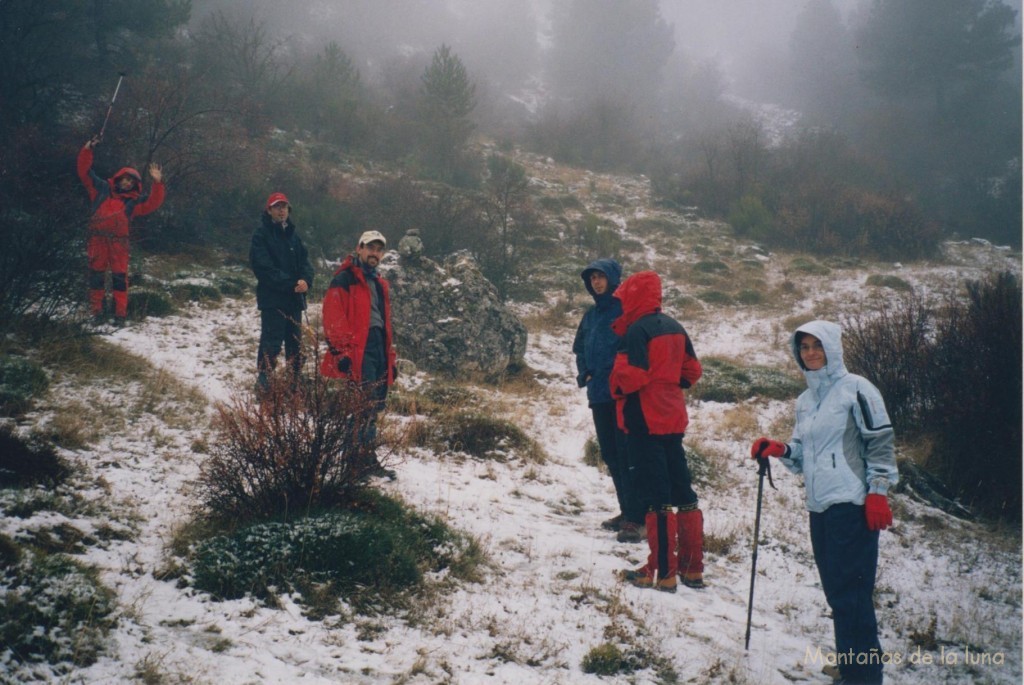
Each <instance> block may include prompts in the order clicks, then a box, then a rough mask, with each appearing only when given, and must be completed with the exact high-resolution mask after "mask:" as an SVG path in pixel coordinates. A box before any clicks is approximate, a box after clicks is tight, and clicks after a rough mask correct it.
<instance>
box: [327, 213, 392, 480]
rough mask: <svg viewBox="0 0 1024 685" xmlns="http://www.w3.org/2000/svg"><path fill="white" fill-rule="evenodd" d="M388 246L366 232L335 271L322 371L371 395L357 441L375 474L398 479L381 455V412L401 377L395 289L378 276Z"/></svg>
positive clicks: (329, 292) (329, 295) (373, 233)
mask: <svg viewBox="0 0 1024 685" xmlns="http://www.w3.org/2000/svg"><path fill="white" fill-rule="evenodd" d="M386 246H387V240H386V239H385V238H384V236H383V234H381V233H380V232H378V231H366V232H365V233H363V234H362V235H361V236H360V238H359V244H358V245H357V246H356V251H355V254H351V255H349V256H348V257H347V258H346V259H345V261H344V262H342V263H341V266H340V267H338V270H337V271H335V272H334V278H333V279H332V280H331V284H330V286H329V287H328V289H327V294H326V295H324V303H323V322H324V337H325V338H326V339H327V354H325V355H324V357H323V361H322V362H321V363H320V373H321V375H323V376H325V377H327V378H347V379H349V380H351V381H352V382H353V383H355V384H357V385H358V386H359V387H360V388H361V389H362V391H363V392H364V393H365V394H366V402H367V411H366V413H365V415H364V416H363V417H361V420H360V424H361V426H362V430H361V431H360V435H359V436H358V438H357V439H358V440H359V443H360V444H359V445H358V447H359V450H360V452H361V458H362V459H364V460H365V462H366V469H367V471H368V473H369V475H376V476H386V477H388V478H390V479H392V480H394V478H395V473H394V471H392V470H390V469H385V468H384V467H383V466H382V465H381V464H380V462H379V460H378V459H377V453H376V441H377V427H376V426H377V414H378V413H379V412H380V411H381V410H383V409H384V402H385V400H386V399H387V395H388V388H389V387H390V386H391V385H392V384H393V383H394V382H395V376H396V375H397V373H398V370H397V368H396V367H395V361H396V359H397V354H396V352H395V349H394V346H393V344H392V340H393V338H392V328H391V287H390V285H389V284H388V282H387V280H385V279H384V278H383V277H381V276H380V275H379V274H378V273H377V265H378V264H380V260H381V257H383V256H384V250H385V247H386Z"/></svg>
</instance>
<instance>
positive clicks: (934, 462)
mask: <svg viewBox="0 0 1024 685" xmlns="http://www.w3.org/2000/svg"><path fill="white" fill-rule="evenodd" d="M966 291H967V292H966V297H960V298H958V297H955V296H950V297H949V298H948V299H947V300H946V302H945V303H944V304H943V305H942V306H941V307H938V308H936V309H929V308H928V307H926V306H925V304H924V303H923V301H922V299H921V297H920V296H919V295H918V294H916V293H911V294H908V295H907V296H906V297H905V298H904V299H903V300H902V301H901V302H900V303H899V304H897V305H896V306H895V307H887V308H884V309H882V310H881V311H879V312H878V313H876V314H874V315H872V316H867V315H864V314H859V315H855V316H853V317H851V318H849V319H848V320H847V322H846V333H845V338H846V358H847V362H848V365H849V367H850V370H851V371H854V372H855V373H859V374H862V375H864V376H865V377H867V378H868V379H870V380H871V381H872V382H873V383H875V385H877V386H878V388H879V390H881V392H882V395H883V397H885V401H886V407H887V408H888V409H889V414H890V417H891V418H892V421H893V426H894V428H895V429H896V432H897V436H899V437H903V438H904V439H907V438H911V439H915V440H916V441H917V442H923V441H928V442H930V443H931V444H932V445H933V447H932V450H931V453H930V454H929V455H926V456H925V461H926V465H927V466H928V467H929V469H930V470H931V471H933V472H934V473H936V475H938V476H939V477H940V478H942V479H943V480H944V481H945V482H946V484H947V485H949V486H950V488H951V489H952V490H953V491H954V492H955V493H957V495H958V496H959V497H960V498H961V499H962V500H963V501H964V502H965V503H966V504H968V505H971V506H973V507H975V509H976V510H977V511H979V512H981V513H986V514H989V515H996V516H1000V517H1006V518H1011V519H1015V520H1020V515H1021V506H1020V505H1021V491H1020V480H1021V460H1020V453H1021V423H1020V415H1021V365H1020V351H1021V286H1020V282H1019V281H1018V280H1017V278H1016V276H1014V275H1012V274H1010V273H1002V274H997V275H995V276H993V277H991V278H990V279H989V280H987V281H972V282H968V283H967V284H966Z"/></svg>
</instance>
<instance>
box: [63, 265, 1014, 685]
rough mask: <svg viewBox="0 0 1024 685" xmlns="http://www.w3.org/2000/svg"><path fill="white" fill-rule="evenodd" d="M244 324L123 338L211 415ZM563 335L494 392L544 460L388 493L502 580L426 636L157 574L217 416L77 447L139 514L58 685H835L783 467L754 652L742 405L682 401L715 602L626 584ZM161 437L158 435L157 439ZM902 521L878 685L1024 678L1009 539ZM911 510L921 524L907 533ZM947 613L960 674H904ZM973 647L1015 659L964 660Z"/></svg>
mask: <svg viewBox="0 0 1024 685" xmlns="http://www.w3.org/2000/svg"><path fill="white" fill-rule="evenodd" d="M962 247H963V249H962V250H961V252H967V251H969V250H970V249H973V248H972V247H970V246H962ZM990 252H991V251H989V252H986V253H985V254H986V255H988V254H990ZM997 257H998V255H997ZM964 259H965V262H966V263H968V264H971V265H972V266H960V267H950V266H946V267H941V269H943V270H945V271H946V273H945V274H944V275H943V274H939V273H938V271H939V269H940V268H939V267H933V268H932V271H929V270H928V268H927V267H915V268H916V271H913V272H912V273H910V274H908V277H912V278H916V279H920V280H922V281H927V280H928V279H936V278H937V279H939V280H942V279H943V278H945V277H946V276H948V275H949V274H948V270H949V269H951V268H959V269H964V270H967V269H977V270H978V273H980V272H981V271H984V270H986V269H988V268H990V267H991V265H987V264H985V265H981V266H978V262H979V260H978V259H968V257H965V258H964ZM908 271H909V270H908ZM964 273H972V272H969V271H964ZM851 278H854V276H853V275H851ZM855 278H856V279H857V281H856V282H852V281H851V282H845V281H843V280H842V279H833V280H832V281H831V282H829V283H828V284H826V285H823V286H822V287H821V288H819V289H818V290H817V292H816V295H817V296H818V297H821V298H826V299H827V298H832V297H837V296H845V297H850V296H851V295H850V293H851V292H855V291H856V290H857V283H863V275H862V274H856V276H855ZM801 306H813V303H802V305H801ZM254 310H255V308H254V305H253V302H252V301H251V300H242V301H238V300H232V301H227V302H226V303H225V304H224V305H223V306H221V307H219V308H212V309H211V308H200V307H195V308H194V309H192V310H191V311H189V312H188V313H187V314H185V315H183V316H178V317H170V318H166V319H159V320H156V319H151V320H148V321H146V322H144V323H142V324H139V325H137V326H133V327H131V328H129V329H126V330H123V331H118V332H117V333H115V334H114V335H113V336H112V337H111V339H112V340H113V341H114V342H115V343H116V344H118V345H120V346H123V347H124V348H125V349H126V350H130V351H132V352H134V353H136V354H140V355H142V356H144V357H146V358H148V359H151V360H152V361H153V362H154V364H156V365H158V366H160V367H162V368H165V369H167V370H168V371H170V372H172V373H174V374H175V375H177V376H178V377H180V378H182V379H183V380H185V381H187V382H188V383H190V384H192V385H193V386H194V387H196V388H198V389H199V390H200V391H201V392H202V393H203V394H205V395H206V396H207V397H208V398H209V400H210V401H211V402H214V401H223V400H225V399H227V398H229V397H230V395H231V393H233V392H241V391H245V390H246V389H247V388H248V386H249V384H250V383H251V380H252V379H251V369H250V367H251V366H252V361H251V357H252V351H253V350H254V349H255V345H256V332H257V330H256V329H257V328H258V326H257V325H256V319H255V316H254ZM313 314H314V317H315V314H316V313H315V312H313ZM683 318H684V321H685V317H683ZM565 324H566V325H565V326H564V327H560V328H557V329H552V330H545V331H542V332H534V333H532V334H531V337H530V343H529V349H528V353H527V361H528V362H529V364H530V366H531V367H533V368H535V369H537V370H540V371H544V372H546V373H545V374H541V377H542V378H544V379H545V380H542V383H543V385H544V390H543V392H537V393H533V394H530V395H526V396H523V395H522V394H517V395H511V396H509V397H506V398H504V399H505V401H506V402H507V403H509V404H512V405H514V406H515V412H514V413H515V416H516V417H517V420H519V421H520V422H521V423H523V424H524V425H523V427H524V428H525V429H527V430H528V432H529V433H530V434H531V435H532V436H534V437H535V438H537V439H538V440H540V441H541V443H542V444H543V445H544V446H545V448H546V450H547V452H548V455H549V457H550V458H549V461H548V462H547V463H545V464H542V465H536V464H529V465H526V464H522V463H518V462H515V461H512V462H510V463H507V464H502V463H494V462H482V461H476V460H473V459H461V460H457V459H452V458H451V457H443V456H438V455H434V454H430V453H423V452H422V451H417V452H416V453H415V454H413V453H408V454H400V455H399V458H398V460H397V463H395V464H394V466H395V468H397V470H398V473H399V478H398V480H397V481H396V482H394V483H384V484H383V485H382V487H384V488H386V489H388V490H391V491H394V492H396V493H399V494H400V495H401V496H402V497H404V498H405V499H406V500H407V501H409V502H410V503H413V504H415V505H416V506H417V507H418V508H421V509H423V510H427V511H432V512H438V513H440V514H442V515H443V516H444V517H445V518H446V519H447V521H448V522H449V523H450V524H451V525H453V526H455V527H458V528H461V529H463V530H466V531H469V532H470V533H472V534H473V535H474V536H476V537H478V538H479V539H480V540H481V541H482V543H483V546H484V548H485V549H486V551H487V553H488V554H489V555H490V557H491V558H492V560H493V561H494V562H495V565H496V566H495V569H494V571H493V572H491V573H489V574H488V576H487V577H486V579H485V580H484V582H483V583H480V584H466V585H464V586H462V587H460V588H459V589H458V590H457V591H455V592H454V593H453V594H452V595H451V596H449V597H445V598H443V599H442V600H440V601H437V602H434V603H431V604H430V605H429V608H428V609H427V612H426V615H424V616H423V617H421V618H422V620H420V621H417V622H416V624H415V625H410V624H407V623H404V622H402V621H399V620H397V619H393V618H388V617H374V618H365V617H364V618H361V619H360V618H358V617H357V620H356V621H354V622H350V623H342V622H335V621H331V620H330V619H329V620H327V621H324V622H315V621H310V620H307V619H306V618H303V617H302V616H301V612H300V609H299V608H298V607H297V606H295V605H293V604H290V603H289V601H288V599H287V598H286V599H285V605H284V607H283V608H281V609H268V608H265V607H261V606H260V605H259V604H257V603H255V602H253V601H250V600H237V601H227V602H216V601H212V600H211V599H210V598H209V597H208V596H206V595H204V594H202V593H196V592H194V591H192V590H189V589H179V588H177V587H176V585H175V583H174V582H173V581H160V580H157V579H155V578H154V575H153V573H154V571H156V570H158V569H159V568H160V567H161V566H162V564H163V563H164V562H165V559H166V551H165V546H166V544H167V542H168V540H169V539H170V536H171V533H172V530H173V527H174V526H175V525H176V524H179V523H181V522H182V521H183V520H184V519H185V518H186V516H187V512H188V509H189V507H190V506H191V505H192V504H193V499H192V498H191V497H190V494H189V487H190V485H191V483H192V482H193V481H194V479H195V476H196V474H197V470H198V466H199V462H200V461H201V460H202V459H203V454H202V453H196V452H193V451H191V449H190V448H189V446H190V445H192V444H193V443H194V442H195V441H196V440H197V439H201V438H206V439H209V437H210V436H205V435H203V428H202V426H203V425H204V423H205V422H204V421H200V420H197V421H196V422H195V426H196V427H195V428H194V429H186V430H173V429H168V428H160V427H159V426H155V427H154V426H153V425H151V424H153V422H154V421H155V419H154V418H153V417H151V416H146V415H143V416H141V417H140V418H139V419H138V422H137V424H136V425H134V426H133V427H132V430H130V431H126V432H125V433H124V434H120V435H116V436H113V437H111V438H110V439H108V440H105V441H103V442H101V443H100V444H99V445H97V446H96V447H95V448H94V449H91V450H89V451H83V452H80V453H77V454H75V455H74V458H75V459H78V460H79V461H81V462H83V463H85V464H87V465H89V466H90V467H91V469H92V470H93V472H94V473H95V474H96V475H97V476H99V477H102V479H104V480H106V481H107V482H108V483H109V484H110V486H111V492H112V493H113V496H114V497H115V498H116V499H118V500H120V501H122V502H123V503H124V504H125V506H128V507H130V508H132V509H133V510H134V512H135V514H136V515H137V516H138V519H139V526H140V533H139V535H138V536H137V538H136V539H134V540H131V541H125V542H123V543H115V544H113V545H111V546H109V547H107V548H106V549H98V548H90V550H89V552H88V553H87V558H88V560H89V561H91V562H93V563H96V564H98V565H99V566H100V567H101V568H103V569H104V574H103V578H104V580H105V581H106V582H107V583H108V584H110V585H111V586H112V587H114V588H116V591H117V593H118V596H119V600H120V605H121V607H122V614H121V616H120V621H119V625H118V627H117V628H116V629H115V631H114V632H113V633H112V639H111V648H110V650H109V654H108V655H107V656H104V657H103V658H101V660H100V661H99V662H98V663H96V664H95V665H93V666H91V667H89V668H86V669H82V670H80V671H78V672H75V673H73V674H72V675H71V676H70V677H68V678H66V679H64V680H66V681H67V682H89V683H100V682H102V683H110V682H132V681H133V678H138V677H142V675H144V674H150V675H152V674H159V676H160V677H162V678H164V680H163V682H196V683H214V682H216V683H298V682H301V683H396V682H403V683H435V682H450V683H464V684H472V683H587V682H591V683H597V682H623V683H625V682H638V683H643V682H671V680H672V672H674V673H675V674H676V677H677V678H678V681H679V682H694V683H705V682H738V683H751V684H755V683H756V684H761V683H763V684H768V683H787V682H807V683H827V682H829V680H828V678H826V677H825V676H823V675H822V674H821V673H820V670H821V665H822V664H821V662H820V661H819V662H817V663H815V655H816V650H818V649H819V648H820V649H821V650H822V651H823V653H824V652H827V651H828V650H829V649H830V642H831V640H830V634H831V623H830V620H829V617H828V614H827V608H826V607H825V605H824V599H823V596H822V593H821V590H820V588H819V586H818V583H817V575H816V572H815V569H814V567H813V560H812V558H811V552H810V546H809V541H808V539H807V533H806V521H805V514H804V513H803V511H802V492H801V489H800V485H799V482H798V479H797V478H795V477H793V476H791V475H790V474H788V473H785V472H778V473H776V484H777V485H778V488H779V489H778V491H774V490H770V489H767V488H766V494H765V500H764V513H763V520H762V540H761V542H762V545H761V548H760V554H759V569H758V571H759V573H758V576H757V586H756V600H755V608H754V623H753V633H752V639H751V645H750V650H749V652H746V651H744V648H743V637H744V626H745V621H746V607H747V592H748V587H749V573H750V566H749V563H750V545H751V530H752V527H753V518H754V505H755V492H756V490H755V488H756V476H755V473H754V469H753V468H752V467H751V465H750V464H749V463H748V462H747V460H745V459H744V455H745V454H746V452H747V449H748V448H747V445H749V442H750V439H752V438H753V437H756V435H754V434H753V433H750V434H748V433H745V432H743V431H738V430H736V429H735V428H734V427H733V426H734V425H735V422H730V420H729V417H730V415H735V413H736V411H737V408H736V407H733V406H731V405H721V404H716V403H711V402H707V403H697V404H695V405H694V406H692V407H691V412H692V419H691V432H690V434H689V435H688V436H687V441H686V442H687V443H692V444H694V445H698V446H699V449H700V451H701V453H702V454H705V455H707V456H708V458H709V459H710V460H712V461H713V465H714V470H715V471H716V476H715V478H714V481H713V484H712V486H706V487H704V488H702V489H701V490H700V491H699V494H700V496H701V498H702V506H703V508H704V511H705V517H706V528H707V530H706V532H707V534H708V536H709V539H712V540H714V541H716V543H720V544H718V550H719V553H715V554H709V555H708V559H707V571H706V575H707V578H708V582H709V587H708V588H707V589H705V590H703V591H693V590H689V589H686V588H680V591H679V593H678V594H676V595H666V594H663V593H657V592H653V591H642V590H638V589H634V588H632V587H627V586H624V585H623V584H621V583H620V582H618V581H617V580H616V578H615V575H614V574H615V571H617V570H619V569H624V568H629V567H632V566H636V565H638V564H640V563H641V562H642V560H643V557H644V554H645V545H640V544H632V545H630V544H620V543H617V542H615V541H614V539H613V536H612V535H611V534H610V533H608V532H606V531H602V530H601V529H600V528H599V522H600V521H601V520H603V519H605V518H607V517H609V516H611V515H612V514H614V513H615V512H614V511H613V502H614V495H613V493H612V489H611V484H610V480H609V479H608V478H607V476H604V475H602V474H601V473H600V472H599V471H598V470H597V469H595V468H593V467H589V466H586V465H584V464H583V463H582V461H581V457H582V451H583V450H582V448H583V444H584V442H585V440H586V439H587V437H588V436H589V435H590V434H591V430H592V429H591V424H590V416H589V411H588V409H587V407H586V403H585V400H584V396H583V393H582V392H581V391H579V390H578V389H577V388H576V387H575V384H574V382H573V372H572V358H571V355H570V352H569V348H570V345H571V339H572V333H573V326H574V325H575V321H566V322H565ZM687 326H688V328H689V330H690V333H691V335H692V336H693V338H694V340H695V344H696V347H697V351H698V354H701V355H707V354H714V355H717V356H729V357H734V358H740V359H748V360H750V361H751V362H756V363H772V364H777V365H779V366H784V365H785V364H787V363H788V360H787V359H786V356H785V352H784V350H782V349H779V347H778V346H775V347H773V346H772V345H771V343H770V342H768V341H767V340H766V339H765V335H764V322H763V321H758V320H757V319H756V318H744V317H739V316H737V317H731V316H719V317H701V319H700V322H699V324H698V323H694V324H690V323H687ZM213 341H215V342H213ZM496 392H500V391H496ZM743 411H744V412H746V414H747V415H749V416H752V417H753V418H754V420H755V421H756V424H757V426H758V428H757V430H756V431H754V432H756V433H757V434H760V433H761V432H767V431H768V430H769V426H771V425H772V423H773V421H777V420H781V421H785V420H786V416H787V412H788V411H789V408H788V406H787V403H779V402H768V403H755V404H752V405H750V406H749V407H747V408H745V409H743ZM780 417H781V418H780ZM154 435H159V436H161V437H160V440H159V441H158V442H157V443H154V440H153V436H154ZM780 471H781V470H780ZM897 499H902V498H900V497H899V496H897ZM896 505H897V525H896V527H895V528H893V529H892V530H891V531H889V532H886V533H884V534H883V537H882V544H881V547H882V553H881V562H880V569H879V577H878V603H879V607H880V609H879V617H880V622H881V625H882V643H883V646H884V648H885V649H886V650H888V651H889V652H891V654H892V655H893V657H894V658H896V657H897V655H898V657H899V658H900V660H901V662H902V663H901V664H900V665H899V666H896V667H892V668H890V669H889V671H888V672H889V673H890V675H891V676H892V677H893V682H901V683H937V682H951V683H954V682H955V683H973V682H992V683H1016V682H1020V680H1021V658H1020V649H1021V609H1020V607H1021V602H1020V599H1021V598H1020V570H1021V567H1020V556H1019V552H1020V550H1019V539H1018V538H1012V537H1011V538H1004V537H1000V536H999V535H995V534H990V533H987V532H986V531H984V530H983V529H982V528H980V527H978V526H975V525H971V524H964V523H961V522H958V521H955V520H952V519H949V518H948V517H946V516H945V515H944V514H941V513H939V512H936V511H929V510H925V508H924V507H922V506H921V505H918V504H915V503H913V502H910V501H901V502H897V503H896ZM908 512H910V513H912V514H913V515H914V516H915V517H916V519H917V520H916V521H915V522H907V521H903V520H900V516H901V514H903V515H904V516H905V515H906V514H907V513H908ZM936 531H939V532H936ZM933 616H934V617H936V619H937V623H938V626H939V633H940V636H943V635H944V636H947V638H948V640H949V644H945V645H943V646H942V650H943V651H942V652H938V651H937V652H933V653H931V654H932V659H933V660H935V661H938V659H939V658H940V655H945V657H946V658H947V659H949V658H951V655H952V656H955V657H956V658H957V659H958V660H959V663H958V664H943V665H939V664H936V663H933V664H931V665H928V664H913V665H911V664H910V663H909V662H910V660H911V657H913V656H914V654H915V649H916V648H915V646H914V645H913V644H912V643H911V641H910V639H909V636H910V634H911V633H913V632H915V631H916V632H923V631H925V629H926V628H927V627H928V623H929V622H930V620H931V618H932V617H933ZM606 641H611V642H616V643H618V644H620V646H623V647H624V648H625V647H626V646H630V645H631V646H632V647H634V648H637V649H640V650H642V651H643V652H644V653H645V654H646V655H647V656H648V658H649V659H650V661H656V662H657V663H660V664H661V666H662V668H661V669H660V670H654V669H647V670H644V671H640V672H637V673H635V674H632V675H630V676H625V675H622V676H618V677H603V678H599V677H597V676H593V675H587V674H584V673H583V672H582V670H581V666H580V665H581V662H582V660H583V658H584V656H585V655H586V654H587V652H588V651H589V650H591V649H592V648H594V647H596V646H598V645H600V644H602V643H604V642H606ZM965 649H967V650H969V652H973V653H977V652H984V653H985V654H986V655H988V658H989V659H990V661H999V662H1001V663H987V664H985V665H968V664H966V663H964V662H965V660H966V658H965ZM919 654H920V653H919ZM924 654H925V655H927V654H928V652H924ZM650 661H649V663H650Z"/></svg>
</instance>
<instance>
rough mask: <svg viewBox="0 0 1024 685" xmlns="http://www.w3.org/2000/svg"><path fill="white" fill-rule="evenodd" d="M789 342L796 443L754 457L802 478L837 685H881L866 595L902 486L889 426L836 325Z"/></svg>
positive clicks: (816, 327)
mask: <svg viewBox="0 0 1024 685" xmlns="http://www.w3.org/2000/svg"><path fill="white" fill-rule="evenodd" d="M791 345H792V352H793V356H794V358H795V359H796V362H797V364H798V365H799V366H800V369H801V370H802V371H803V373H804V376H805V377H806V379H807V386H808V387H807V390H805V391H804V392H803V394H801V395H800V397H799V398H798V399H797V403H796V426H795V427H794V429H793V438H792V439H791V440H790V442H789V443H788V444H787V443H782V442H778V441H775V440H769V439H768V438H758V439H757V440H755V441H754V444H753V445H752V446H751V448H750V455H751V457H753V458H756V457H778V458H779V459H780V460H781V461H782V463H783V464H784V465H785V466H786V468H788V469H789V470H790V471H792V472H793V473H802V474H803V475H804V485H805V488H806V496H807V510H808V511H809V512H810V527H811V546H812V548H813V549H814V561H815V563H816V564H817V566H818V574H819V575H820V577H821V585H822V588H823V589H824V590H825V599H826V600H827V601H828V604H829V606H830V607H831V608H832V620H833V627H834V630H835V640H836V663H837V664H838V666H839V670H840V672H841V674H842V681H841V682H843V683H870V684H875V683H881V682H882V652H881V647H880V645H879V642H878V623H877V621H876V618H875V607H874V602H873V599H872V594H873V593H874V589H875V572H876V569H877V566H878V531H880V530H883V529H885V528H886V527H888V526H890V525H892V510H891V509H890V508H889V501H888V497H887V494H888V490H889V488H890V487H892V486H893V485H895V484H896V482H897V479H898V476H897V472H896V456H895V452H894V449H893V440H894V439H893V430H892V424H891V422H890V421H889V415H888V413H887V412H886V409H885V402H884V401H883V400H882V395H881V393H879V392H878V388H876V387H875V386H874V385H872V383H871V382H870V381H868V380H867V379H866V378H863V377H861V376H858V375H856V374H852V373H850V372H849V371H847V370H846V366H845V365H844V363H843V346H842V330H841V329H840V328H839V326H837V325H836V324H834V323H831V322H828V321H811V322H810V323H807V324H804V325H803V326H800V327H799V328H798V329H797V330H796V332H794V334H793V337H792V339H791Z"/></svg>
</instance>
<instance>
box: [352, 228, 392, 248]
mask: <svg viewBox="0 0 1024 685" xmlns="http://www.w3.org/2000/svg"><path fill="white" fill-rule="evenodd" d="M375 240H379V241H380V242H381V243H383V244H384V247H387V246H388V239H387V238H385V237H384V234H383V233H381V232H380V231H366V232H365V233H363V234H362V235H361V236H359V244H360V245H369V244H370V243H372V242H373V241H375Z"/></svg>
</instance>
